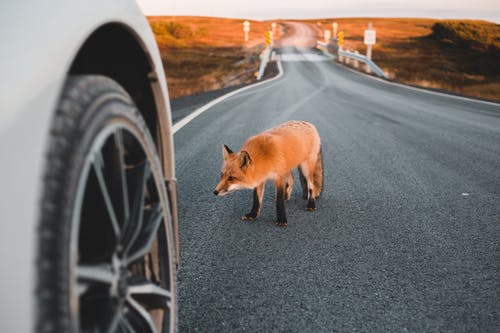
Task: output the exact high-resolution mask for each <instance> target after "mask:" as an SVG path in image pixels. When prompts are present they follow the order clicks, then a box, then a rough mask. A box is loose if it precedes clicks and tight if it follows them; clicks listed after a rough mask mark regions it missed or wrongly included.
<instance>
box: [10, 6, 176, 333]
mask: <svg viewBox="0 0 500 333" xmlns="http://www.w3.org/2000/svg"><path fill="white" fill-rule="evenodd" d="M107 24H112V25H113V29H117V30H119V29H122V30H123V31H122V30H120V33H123V34H124V33H128V34H129V35H130V37H131V38H132V39H134V40H135V41H136V42H137V45H138V46H140V47H141V49H142V50H143V51H144V54H145V57H146V58H147V60H148V62H149V65H150V66H151V72H150V73H149V75H148V78H149V79H150V82H151V83H150V84H151V87H150V88H151V90H152V92H153V95H154V106H155V108H156V110H155V111H154V112H156V113H157V114H156V115H155V116H154V118H155V119H156V121H157V123H158V125H157V132H158V133H152V134H153V135H157V136H158V137H159V140H158V141H159V142H161V144H160V145H161V147H159V150H160V152H159V154H160V158H161V159H162V162H163V173H164V176H165V178H166V181H167V182H171V183H172V184H173V185H175V173H174V172H175V171H174V160H173V139H172V132H171V129H170V127H171V118H170V110H169V107H170V106H169V100H168V93H167V85H166V79H165V76H164V72H163V67H162V63H161V58H160V55H159V52H158V48H157V45H156V42H155V40H154V37H153V34H152V32H151V29H150V27H149V25H148V22H147V20H146V19H145V17H144V16H143V15H142V13H141V12H140V10H139V8H138V6H137V4H136V3H135V1H133V0H86V1H66V0H54V1H29V0H17V1H2V2H1V3H0V45H1V52H0V156H1V167H0V171H1V172H0V253H1V258H2V261H1V262H2V273H1V274H0V276H1V278H0V281H1V287H0V291H1V292H0V294H1V297H2V301H1V303H0V331H2V332H29V331H32V330H33V329H34V325H35V316H36V311H37V309H36V308H35V304H36V302H35V297H34V290H35V287H36V271H35V261H36V251H37V224H38V218H39V216H38V214H39V208H40V200H42V198H41V193H42V185H43V183H42V176H43V174H44V167H45V162H44V158H45V153H46V151H47V145H48V137H49V130H50V127H51V121H52V119H53V113H54V109H55V107H56V105H57V103H58V100H59V97H60V94H61V90H62V88H63V86H64V83H65V80H66V77H67V76H68V73H69V72H70V70H71V68H72V66H73V64H74V61H75V59H76V57H77V56H78V55H79V52H80V50H81V48H82V46H83V45H84V43H85V42H86V40H87V39H88V38H89V36H91V35H92V34H94V32H96V31H97V30H98V29H100V27H103V26H105V25H107ZM110 35H111V34H110ZM109 43H110V44H112V43H113V41H112V40H110V41H109ZM110 50H111V49H110ZM106 52H109V50H108V51H106ZM126 55H127V52H124V53H123V56H126ZM130 66H131V69H133V68H134V66H136V65H135V64H133V63H130ZM119 83H120V82H119ZM122 84H123V83H122ZM151 112H153V111H151ZM166 152H168V153H166ZM172 187H173V188H174V190H175V186H172ZM175 220H176V218H175ZM175 223H176V222H175Z"/></svg>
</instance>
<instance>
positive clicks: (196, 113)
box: [172, 60, 283, 134]
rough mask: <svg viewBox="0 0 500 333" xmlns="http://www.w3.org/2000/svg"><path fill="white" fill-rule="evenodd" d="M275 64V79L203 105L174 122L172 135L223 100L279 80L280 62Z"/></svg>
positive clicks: (254, 84) (253, 84) (281, 68)
mask: <svg viewBox="0 0 500 333" xmlns="http://www.w3.org/2000/svg"><path fill="white" fill-rule="evenodd" d="M277 64H278V75H276V76H275V77H273V78H271V79H269V80H265V81H262V82H256V83H252V84H250V85H248V86H245V87H242V88H240V89H236V90H234V91H231V92H229V93H227V94H225V95H222V96H220V97H218V98H216V99H214V100H212V101H210V102H208V103H207V104H205V105H203V106H202V107H200V108H198V109H196V110H194V111H193V112H191V113H190V114H189V115H187V116H186V117H184V118H182V119H181V120H179V121H178V122H176V123H175V124H173V125H172V134H175V133H177V132H178V131H179V130H180V129H181V128H183V127H184V126H186V125H187V124H188V123H189V122H191V121H192V120H193V119H195V118H196V117H198V116H199V115H200V114H202V113H203V112H205V111H207V110H209V109H210V108H212V107H213V106H214V105H217V104H218V103H220V102H222V101H224V100H225V99H227V98H229V97H231V96H233V95H236V94H238V93H240V92H243V91H245V90H248V89H251V88H255V87H258V86H260V85H263V84H266V83H269V82H273V81H275V80H278V79H279V78H281V77H282V76H283V67H282V66H281V61H280V60H278V61H277Z"/></svg>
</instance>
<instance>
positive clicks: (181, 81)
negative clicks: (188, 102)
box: [148, 16, 271, 98]
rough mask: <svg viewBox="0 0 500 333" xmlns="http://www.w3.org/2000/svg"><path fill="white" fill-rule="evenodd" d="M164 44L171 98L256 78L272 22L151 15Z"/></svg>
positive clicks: (155, 28)
mask: <svg viewBox="0 0 500 333" xmlns="http://www.w3.org/2000/svg"><path fill="white" fill-rule="evenodd" d="M148 20H149V22H150V25H151V27H152V29H153V32H154V33H155V37H156V40H157V43H158V46H159V48H160V52H161V56H162V61H163V66H164V69H165V73H166V76H167V84H168V87H169V93H170V98H177V97H181V96H187V95H192V94H195V93H199V92H206V91H210V90H215V89H220V88H224V87H228V86H232V85H238V84H243V83H250V82H253V81H254V80H255V75H254V74H255V72H256V71H257V70H258V66H259V63H260V59H259V55H260V53H261V51H262V50H263V49H264V47H265V45H264V33H265V31H267V30H270V29H271V26H270V23H269V22H258V21H250V33H249V41H248V42H245V41H244V33H243V25H242V23H243V20H238V19H224V18H213V17H182V16H175V17H172V16H161V17H158V16H153V17H148Z"/></svg>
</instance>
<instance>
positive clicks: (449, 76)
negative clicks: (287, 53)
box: [148, 16, 500, 100]
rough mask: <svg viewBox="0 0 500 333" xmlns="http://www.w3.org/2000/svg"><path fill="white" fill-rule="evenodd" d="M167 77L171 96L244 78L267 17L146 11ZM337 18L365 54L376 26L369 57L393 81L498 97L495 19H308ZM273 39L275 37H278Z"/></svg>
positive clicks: (249, 74) (324, 22) (254, 65)
mask: <svg viewBox="0 0 500 333" xmlns="http://www.w3.org/2000/svg"><path fill="white" fill-rule="evenodd" d="M148 19H149V22H150V24H151V26H152V28H153V31H154V33H155V36H156V39H157V42H158V45H159V47H160V51H161V54H162V59H163V64H164V67H165V72H166V75H167V82H168V85H169V92H170V97H171V98H177V97H181V96H186V95H192V94H195V93H198V92H204V91H210V90H214V89H219V88H223V87H227V86H231V85H237V84H242V83H250V82H252V81H254V80H255V76H254V73H255V71H256V70H257V69H258V66H259V61H260V59H259V54H260V52H261V51H262V50H263V49H264V47H265V45H264V33H265V31H267V30H270V29H271V22H270V21H263V22H262V21H251V31H250V40H249V42H245V41H244V39H243V36H244V34H243V25H242V23H243V20H239V19H225V18H213V17H182V16H181V17H179V16H173V17H172V16H162V17H149V18H148ZM334 21H335V22H337V23H338V26H339V30H342V31H344V35H345V46H344V48H345V49H352V50H358V51H359V52H360V53H362V54H364V53H365V52H366V47H365V45H364V44H363V32H364V30H365V29H366V27H367V25H368V22H372V23H373V27H374V28H375V29H376V31H377V44H376V45H375V46H374V48H373V60H374V61H375V62H376V63H377V64H378V65H379V66H380V67H381V68H382V69H383V70H384V71H386V72H387V73H388V74H389V76H390V77H391V78H393V79H395V80H397V81H400V82H403V83H408V84H412V85H417V86H424V87H430V88H437V89H444V90H449V91H452V92H456V93H460V94H464V95H470V96H476V97H481V98H486V99H492V100H500V60H499V59H500V25H498V24H494V23H490V22H486V21H468V20H463V21H442V20H435V19H406V18H344V19H342V18H340V19H320V20H308V21H303V22H307V23H309V24H311V25H313V26H315V27H316V28H317V30H318V31H323V30H324V29H330V30H331V29H332V25H331V24H332V22H334ZM278 37H279V36H278Z"/></svg>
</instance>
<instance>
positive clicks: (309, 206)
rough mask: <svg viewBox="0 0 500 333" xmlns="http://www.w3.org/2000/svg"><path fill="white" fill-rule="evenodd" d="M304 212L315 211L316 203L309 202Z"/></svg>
mask: <svg viewBox="0 0 500 333" xmlns="http://www.w3.org/2000/svg"><path fill="white" fill-rule="evenodd" d="M306 210H307V211H309V212H313V211H315V210H316V202H315V201H314V200H309V202H308V203H307V207H306Z"/></svg>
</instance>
